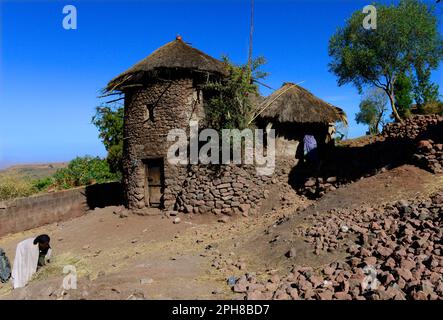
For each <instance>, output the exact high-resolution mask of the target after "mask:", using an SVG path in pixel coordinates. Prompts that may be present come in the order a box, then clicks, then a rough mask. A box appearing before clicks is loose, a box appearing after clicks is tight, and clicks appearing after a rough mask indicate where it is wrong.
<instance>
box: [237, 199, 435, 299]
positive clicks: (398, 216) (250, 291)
mask: <svg viewBox="0 0 443 320" xmlns="http://www.w3.org/2000/svg"><path fill="white" fill-rule="evenodd" d="M442 217H443V192H440V193H438V194H437V195H435V196H434V197H432V198H430V199H424V200H415V201H413V202H408V201H399V202H397V203H393V204H389V205H385V206H381V207H379V208H376V209H371V208H364V209H363V208H360V209H357V210H340V211H339V210H332V211H330V212H329V213H328V214H327V215H325V216H318V217H317V223H316V224H315V225H314V226H313V227H312V228H310V229H308V230H305V231H304V232H305V235H307V240H308V241H310V242H311V240H312V239H314V243H316V244H317V249H318V248H321V249H323V250H324V249H326V250H327V249H328V248H331V247H332V248H334V247H335V246H340V245H343V246H347V252H348V253H349V256H348V257H347V260H346V262H343V263H342V262H334V263H331V264H330V265H328V266H326V267H324V268H321V269H320V270H318V269H313V268H311V267H300V266H296V267H294V268H293V270H292V272H291V273H290V274H288V275H286V276H285V277H282V278H280V277H279V276H277V275H273V276H272V277H270V278H269V279H268V281H260V280H258V279H257V277H256V276H254V275H251V274H247V275H245V276H243V277H241V278H240V279H238V280H237V282H236V284H235V285H234V286H233V287H232V289H233V291H234V292H237V293H239V294H240V296H239V298H242V299H321V300H331V299H339V300H346V299H358V300H363V299H370V300H385V299H443V257H442V253H443V244H442V242H441V239H442V236H443V228H442V227H443V223H442V222H443V220H442ZM326 221H327V224H325V222H326ZM297 232H300V231H296V233H297ZM351 235H352V236H351ZM318 239H320V240H318ZM334 239H336V241H333V240H334ZM317 249H316V250H317Z"/></svg>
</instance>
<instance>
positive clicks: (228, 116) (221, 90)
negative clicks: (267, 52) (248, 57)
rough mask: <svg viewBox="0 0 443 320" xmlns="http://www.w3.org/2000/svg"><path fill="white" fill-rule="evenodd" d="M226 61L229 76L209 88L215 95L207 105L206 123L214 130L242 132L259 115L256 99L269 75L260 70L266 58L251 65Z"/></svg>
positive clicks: (212, 95) (254, 61) (224, 58)
mask: <svg viewBox="0 0 443 320" xmlns="http://www.w3.org/2000/svg"><path fill="white" fill-rule="evenodd" d="M223 60H224V62H225V63H226V65H227V68H228V71H229V76H228V77H225V78H224V79H222V80H220V81H216V82H210V83H208V84H207V85H206V86H205V88H206V90H207V93H208V94H209V95H210V96H211V98H210V99H209V100H208V102H207V106H206V114H207V119H206V120H207V122H208V125H209V126H210V127H212V128H214V129H219V130H220V129H239V130H242V129H245V128H247V127H248V126H249V125H250V124H251V122H252V121H253V118H254V114H255V112H256V106H255V105H254V103H253V97H254V96H255V95H257V94H258V86H257V84H256V82H257V81H258V80H260V79H263V78H265V77H266V76H267V73H265V72H262V71H260V68H261V67H262V66H263V65H264V64H265V63H266V60H265V59H264V58H263V57H260V58H257V59H254V60H253V61H252V64H251V66H249V64H247V65H234V64H233V63H232V62H231V61H229V59H228V58H227V57H223Z"/></svg>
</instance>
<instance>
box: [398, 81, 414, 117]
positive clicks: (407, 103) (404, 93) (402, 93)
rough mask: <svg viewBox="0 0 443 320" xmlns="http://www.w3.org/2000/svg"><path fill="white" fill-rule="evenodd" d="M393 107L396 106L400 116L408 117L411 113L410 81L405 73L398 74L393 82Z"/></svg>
mask: <svg viewBox="0 0 443 320" xmlns="http://www.w3.org/2000/svg"><path fill="white" fill-rule="evenodd" d="M394 90H395V92H396V94H395V107H396V108H397V111H398V114H399V115H400V117H402V118H403V119H404V118H408V117H409V116H410V115H411V105H412V102H413V97H412V90H413V88H412V82H411V79H410V78H409V77H408V76H407V75H406V74H404V73H403V74H400V75H399V76H398V77H397V81H396V82H395V84H394Z"/></svg>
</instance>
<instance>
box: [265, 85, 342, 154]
mask: <svg viewBox="0 0 443 320" xmlns="http://www.w3.org/2000/svg"><path fill="white" fill-rule="evenodd" d="M258 113H259V116H258V118H257V122H258V124H259V126H260V127H263V128H267V129H271V128H272V129H275V134H276V148H277V150H276V151H277V155H279V156H281V157H291V158H294V159H295V158H300V156H302V155H303V147H302V142H303V137H304V136H305V135H312V136H314V137H315V139H316V141H317V144H318V147H319V150H320V153H321V154H322V155H323V156H324V154H325V151H326V148H324V147H325V146H326V145H328V144H329V145H330V144H332V143H333V139H332V133H333V131H334V127H335V124H336V123H337V122H343V123H344V124H347V118H346V115H345V113H344V111H343V110H342V109H340V108H337V107H335V106H333V105H331V104H329V103H327V102H325V101H323V100H322V99H320V98H318V97H316V96H315V95H313V94H312V93H311V92H309V91H308V90H306V89H304V88H302V87H300V86H298V85H296V84H294V83H284V84H283V86H282V87H281V88H280V89H278V90H277V91H275V92H274V93H273V94H271V95H270V96H269V97H267V98H266V99H265V100H264V101H263V102H262V103H261V104H260V106H259V111H258Z"/></svg>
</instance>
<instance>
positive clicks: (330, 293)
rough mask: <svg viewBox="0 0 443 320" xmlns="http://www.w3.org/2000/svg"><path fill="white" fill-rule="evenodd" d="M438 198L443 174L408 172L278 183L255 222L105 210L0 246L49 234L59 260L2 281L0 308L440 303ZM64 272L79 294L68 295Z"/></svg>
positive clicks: (249, 218)
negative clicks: (109, 303) (69, 269)
mask: <svg viewBox="0 0 443 320" xmlns="http://www.w3.org/2000/svg"><path fill="white" fill-rule="evenodd" d="M439 190H443V175H434V174H431V173H429V172H426V171H424V170H421V169H418V168H416V167H413V166H403V167H399V168H395V169H392V170H388V171H385V172H381V173H379V174H378V175H376V176H373V177H370V178H364V179H361V180H360V181H358V182H356V183H353V184H350V185H346V186H343V187H340V188H338V189H337V190H334V191H331V192H329V193H327V194H326V195H325V196H324V197H322V198H321V199H319V200H317V201H311V200H306V199H303V198H300V197H299V196H297V195H296V194H295V193H294V192H293V191H292V192H291V190H290V189H289V188H287V187H286V186H283V185H282V186H279V187H278V188H276V189H275V190H274V191H273V192H271V193H270V194H269V197H268V199H267V200H268V201H267V202H266V205H265V206H264V207H263V208H262V211H261V212H260V213H259V214H256V215H249V216H247V215H242V214H240V215H237V216H231V217H229V216H222V215H220V216H218V217H214V216H212V215H200V214H179V215H176V213H169V214H168V215H157V216H148V217H142V216H136V215H133V214H130V213H129V214H128V213H127V212H126V211H125V210H122V209H121V208H105V209H97V210H94V211H92V212H90V213H89V214H88V215H86V216H84V217H81V218H78V219H74V220H72V221H68V222H65V223H59V224H53V225H49V226H44V227H41V228H38V229H35V230H29V231H26V232H23V233H18V234H14V235H9V236H7V237H3V238H1V239H0V247H2V248H3V249H5V251H6V253H7V255H8V256H9V258H10V259H11V260H12V261H13V258H14V250H15V246H16V245H17V243H18V242H19V241H21V240H23V239H26V238H28V237H31V236H35V235H37V234H40V233H48V234H50V235H51V237H52V247H53V249H54V259H53V260H52V261H51V264H50V265H48V266H47V267H45V268H43V269H41V270H40V271H39V272H38V273H37V274H36V277H35V278H34V279H33V281H31V282H30V283H29V285H28V286H27V287H26V288H23V289H20V290H14V291H12V290H11V287H10V284H6V285H1V284H0V299H54V300H56V299H58V300H67V299H134V300H135V299H257V298H264V299H363V298H364V299H388V298H396V299H400V298H405V299H422V298H423V299H424V298H427V299H439V298H441V297H442V291H441V289H442V288H441V282H442V265H441V263H442V260H441V257H442V255H441V249H442V242H441V236H442V234H441V232H442V231H441V230H442V229H441V210H442V194H441V193H438V191H439ZM431 195H434V196H433V197H431ZM65 265H74V266H75V267H76V268H77V273H78V289H77V290H70V291H68V292H67V291H64V290H63V289H62V288H61V284H62V281H63V277H64V274H63V267H64V266H65ZM374 275H375V276H374ZM365 279H366V280H365ZM375 280H377V281H375ZM365 288H366V290H365Z"/></svg>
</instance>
